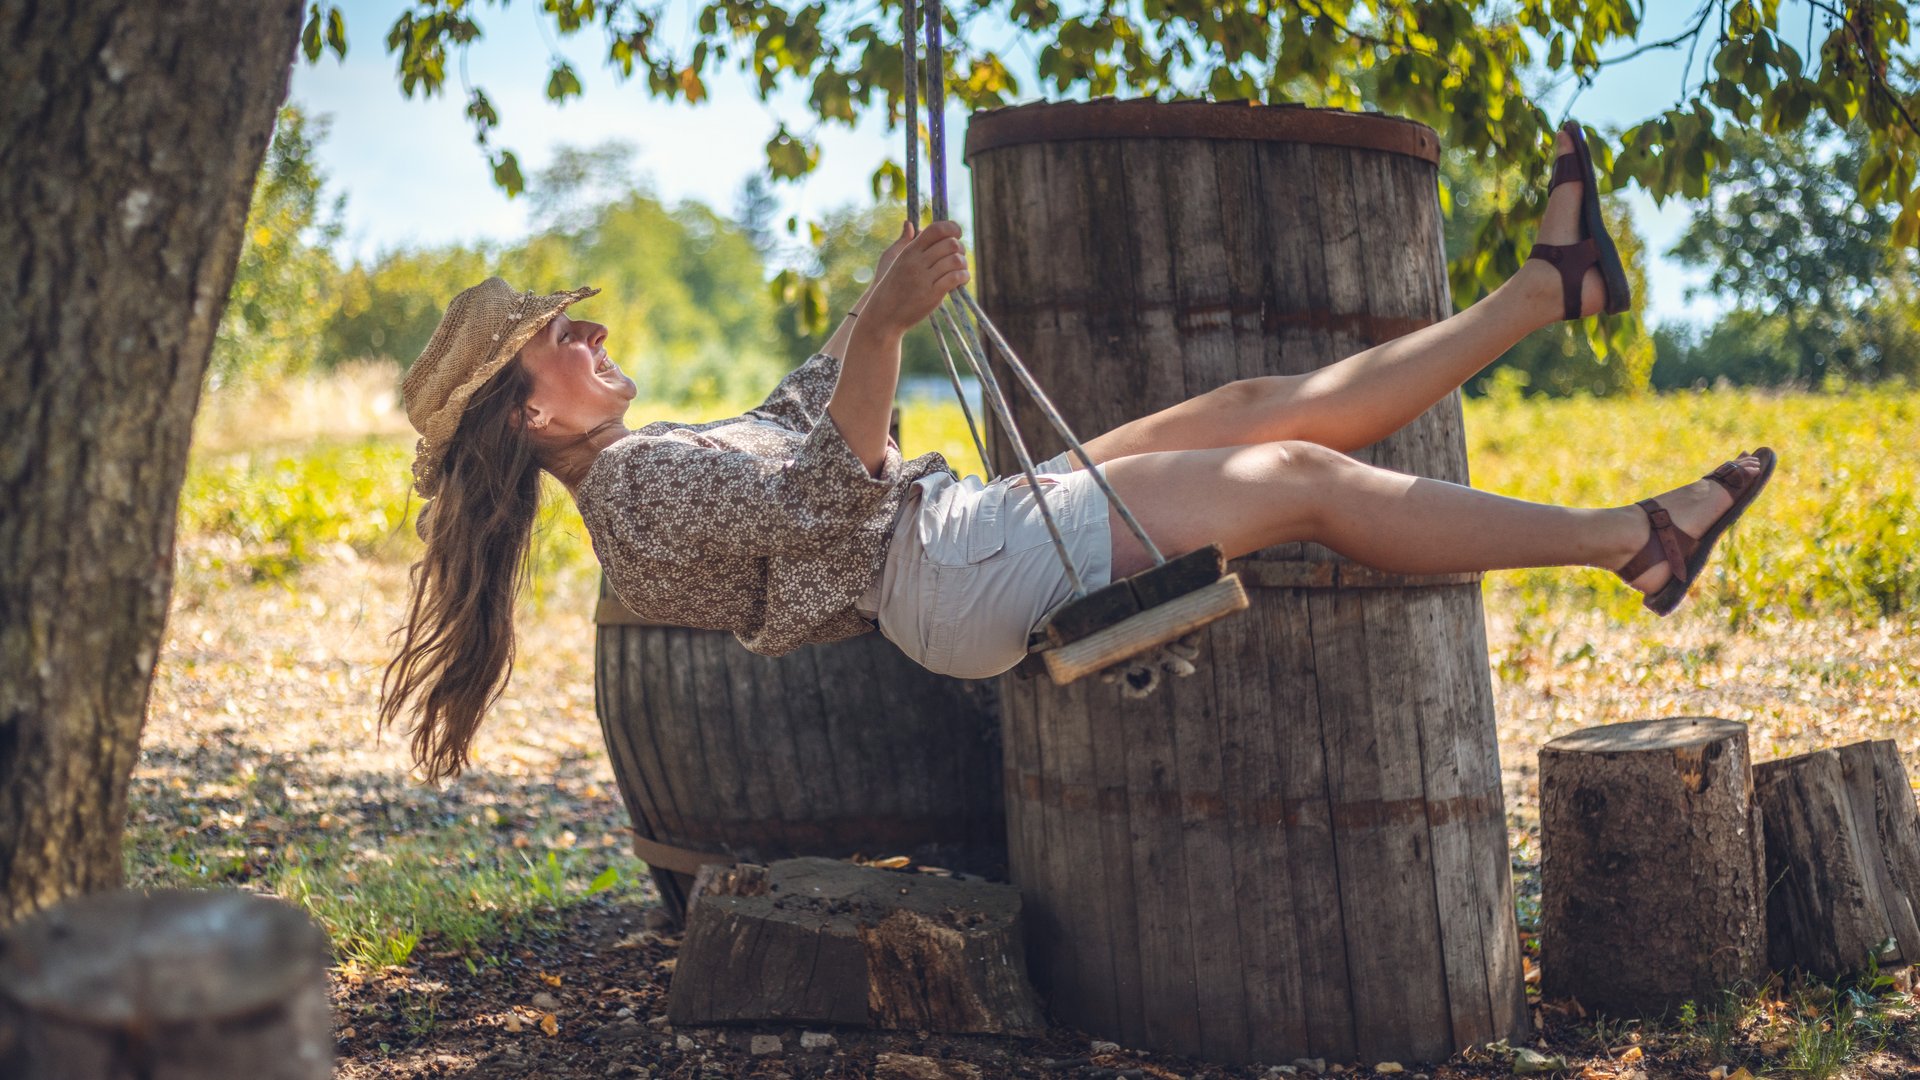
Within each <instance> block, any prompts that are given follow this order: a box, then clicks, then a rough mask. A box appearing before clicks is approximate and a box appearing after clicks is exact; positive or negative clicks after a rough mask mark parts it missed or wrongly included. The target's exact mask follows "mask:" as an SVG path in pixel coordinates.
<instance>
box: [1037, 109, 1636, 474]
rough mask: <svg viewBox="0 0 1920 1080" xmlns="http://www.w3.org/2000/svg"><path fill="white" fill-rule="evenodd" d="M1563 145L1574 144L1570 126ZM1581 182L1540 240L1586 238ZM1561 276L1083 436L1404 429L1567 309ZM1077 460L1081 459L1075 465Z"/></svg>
mask: <svg viewBox="0 0 1920 1080" xmlns="http://www.w3.org/2000/svg"><path fill="white" fill-rule="evenodd" d="M1558 138H1559V143H1558V145H1559V149H1560V150H1561V151H1562V152H1563V153H1567V152H1571V151H1572V149H1573V145H1572V142H1571V140H1569V139H1568V138H1567V136H1566V134H1565V133H1562V134H1560V135H1559V137H1558ZM1581 187H1582V185H1580V184H1577V183H1576V184H1563V185H1561V186H1560V187H1558V188H1555V189H1554V191H1553V194H1552V195H1551V196H1550V197H1549V198H1548V200H1547V210H1546V214H1545V215H1544V217H1543V218H1542V220H1541V224H1540V239H1541V240H1542V241H1544V242H1546V243H1550V244H1560V243H1570V242H1572V241H1575V240H1578V239H1579V238H1580V224H1579V212H1580V195H1581ZM1583 286H1584V293H1583V296H1582V301H1583V309H1584V310H1586V311H1588V312H1595V311H1599V310H1600V308H1601V307H1602V306H1603V304H1604V303H1605V300H1606V288H1605V286H1604V285H1603V284H1602V283H1601V277H1600V272H1599V270H1597V269H1596V270H1589V271H1588V272H1587V275H1586V278H1585V279H1584V281H1583ZM1562 314H1563V312H1562V310H1561V295H1560V275H1559V272H1558V271H1557V270H1555V269H1554V268H1552V267H1550V266H1548V265H1547V264H1546V263H1543V262H1527V263H1525V264H1523V265H1522V266H1521V268H1520V272H1519V273H1517V274H1515V275H1514V276H1513V277H1512V278H1511V279H1509V280H1508V281H1507V282H1506V283H1505V284H1504V285H1502V286H1500V287H1499V288H1498V289H1495V290H1494V291H1493V292H1492V293H1490V294H1489V295H1488V296H1486V297H1485V298H1484V299H1482V300H1481V301H1480V302H1479V303H1477V304H1475V305H1473V306H1472V307H1470V308H1468V309H1466V310H1465V311H1462V312H1459V313H1458V314H1455V315H1454V316H1453V317H1452V318H1449V319H1446V320H1443V321H1441V322H1438V323H1435V324H1433V325H1432V326H1427V327H1423V328H1421V329H1419V330H1416V331H1414V332H1413V333H1411V334H1407V335H1405V336H1402V337H1398V338H1395V339H1394V340H1392V341H1388V342H1383V343H1382V344H1380V345H1376V346H1374V347H1373V348H1371V349H1368V350H1366V351H1365V352H1361V353H1356V354H1354V355H1353V356H1349V357H1347V358H1346V359H1344V360H1341V361H1339V362H1337V363H1334V364H1330V365H1328V366H1327V367H1324V368H1321V369H1320V370H1318V371H1314V372H1310V373H1308V374H1305V375H1276V376H1268V377H1265V378H1257V379H1242V380H1240V381H1238V382H1233V383H1228V384H1227V385H1225V386H1222V387H1220V388H1219V389H1217V390H1214V391H1211V392H1209V393H1206V394H1201V395H1199V396H1198V397H1194V398H1191V399H1189V400H1187V401H1183V402H1181V403H1180V404H1178V405H1175V406H1172V407H1171V408H1167V409H1163V410H1161V411H1160V412H1157V413H1154V414H1153V415H1151V416H1146V417H1142V418H1140V419H1139V420H1135V421H1132V422H1130V423H1127V424H1123V425H1121V426H1120V427H1117V428H1115V429H1114V430H1112V431H1110V432H1107V433H1106V434H1104V435H1101V436H1099V437H1097V438H1095V439H1091V440H1088V442H1087V443H1086V447H1087V452H1088V453H1089V454H1090V455H1092V457H1093V460H1095V461H1111V460H1113V459H1115V458H1120V457H1126V456H1129V455H1133V454H1147V453H1154V452H1157V451H1165V450H1199V449H1206V448H1210V447H1223V446H1245V445H1251V444H1254V443H1262V442H1277V441H1281V440H1285V439H1304V440H1307V441H1309V442H1317V443H1320V444H1321V445H1323V446H1329V447H1332V448H1333V449H1336V450H1354V449H1358V448H1359V447H1362V446H1366V445H1368V444H1370V443H1375V442H1378V441H1379V440H1381V439H1383V438H1386V437H1387V436H1388V435H1391V434H1392V433H1394V432H1395V431H1398V430H1400V428H1401V427H1403V426H1405V425H1406V424H1407V423H1408V422H1409V421H1411V420H1412V419H1413V418H1414V417H1416V416H1419V415H1420V414H1421V413H1422V412H1425V411H1426V410H1427V409H1428V408H1430V407H1431V406H1432V405H1433V404H1434V402H1436V401H1439V400H1440V399H1441V398H1443V397H1445V396H1446V395H1447V394H1448V393H1450V392H1452V391H1453V389H1454V388H1455V387H1458V386H1459V385H1460V384H1461V383H1464V382H1465V381H1466V380H1467V379H1468V378H1470V377H1472V376H1473V374H1474V373H1475V372H1478V371H1479V370H1480V369H1482V368H1484V367H1486V366H1487V365H1488V364H1490V363H1492V362H1493V361H1494V360H1496V359H1498V358H1499V356H1500V354H1502V353H1504V352H1506V351H1507V350H1508V349H1510V348H1512V347H1513V346H1514V345H1515V344H1516V343H1518V342H1519V341H1520V339H1521V338H1524V337H1526V336H1527V335H1528V334H1530V333H1532V332H1534V331H1535V330H1538V329H1540V328H1541V327H1543V326H1546V325H1548V324H1550V323H1552V322H1554V321H1555V320H1557V319H1559V318H1560V317H1561V316H1562ZM1075 464H1076V465H1078V464H1080V463H1079V462H1078V461H1076V462H1075Z"/></svg>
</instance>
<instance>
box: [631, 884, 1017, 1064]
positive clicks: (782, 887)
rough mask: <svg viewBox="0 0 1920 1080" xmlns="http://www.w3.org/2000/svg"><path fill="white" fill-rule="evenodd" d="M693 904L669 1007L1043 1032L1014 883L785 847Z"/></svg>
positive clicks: (717, 1015) (693, 1018) (926, 1027)
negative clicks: (797, 855) (801, 855)
mask: <svg viewBox="0 0 1920 1080" xmlns="http://www.w3.org/2000/svg"><path fill="white" fill-rule="evenodd" d="M696 900H697V902H696V903H694V904H693V905H692V907H691V908H690V909H689V911H688V914H687V934H686V938H685V940H684V941H683V942H682V944H681V946H680V958H679V961H678V963H677V964H676V965H675V967H674V973H673V985H672V988H671V992H670V994H669V996H668V1002H667V1016H668V1017H669V1018H670V1019H671V1020H672V1022H673V1023H675V1024H711V1023H729V1022H739V1021H760V1020H780V1021H792V1022H809V1023H832V1024H847V1025H851V1026H855V1027H874V1028H886V1029H893V1030H902V1031H947V1032H977V1033H993V1034H1015V1035H1020V1034H1037V1033H1039V1032H1040V1031H1042V1030H1043V1029H1044V1026H1045V1025H1044V1023H1043V1021H1042V1019H1041V1015H1040V1002H1039V998H1038V997H1037V996H1035V994H1034V992H1033V988H1032V986H1031V985H1029V983H1028V982H1027V969H1026V953H1025V943H1024V938H1023V936H1022V931H1021V924H1020V892H1019V890H1018V889H1016V888H1014V887H1013V886H1011V885H996V884H991V883H988V882H984V881H979V880H973V879H961V878H955V877H947V876H942V875H935V874H913V873H903V872H898V871H891V870H882V869H878V868H875V867H867V866H856V865H853V864H851V863H844V862H838V861H836V860H833V859H820V858H805V859H783V860H781V861H779V862H776V863H773V864H771V865H769V866H765V867H761V866H753V865H745V866H741V867H737V868H735V869H733V870H728V871H721V872H717V873H715V874H714V875H713V876H712V878H711V880H710V881H708V882H706V883H705V888H704V889H703V890H702V891H701V893H700V894H699V895H698V897H697V898H696Z"/></svg>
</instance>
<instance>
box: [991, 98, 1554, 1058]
mask: <svg viewBox="0 0 1920 1080" xmlns="http://www.w3.org/2000/svg"><path fill="white" fill-rule="evenodd" d="M1207 107H1210V106H1190V105H1181V106H1179V108H1182V109H1188V108H1207ZM1222 107H1227V106H1222ZM971 164H972V166H973V169H974V192H975V206H974V220H975V253H976V259H977V262H978V266H979V270H980V274H979V294H980V298H981V303H982V305H983V306H984V307H985V308H986V309H987V311H988V312H989V313H990V314H991V315H992V317H993V318H994V320H995V322H996V323H997V324H998V325H999V326H1000V327H1001V329H1002V330H1003V332H1004V333H1005V334H1006V336H1007V338H1008V340H1009V341H1010V343H1011V344H1012V345H1013V347H1014V348H1016V349H1018V350H1020V352H1021V357H1022V359H1023V360H1025V361H1026V362H1027V364H1028V365H1029V366H1030V367H1031V368H1032V369H1033V371H1034V373H1035V375H1036V377H1037V378H1038V379H1039V380H1040V382H1041V384H1042V385H1043V386H1045V387H1046V388H1047V389H1048V392H1049V394H1050V395H1051V396H1052V397H1053V399H1054V401H1055V403H1056V404H1057V405H1058V406H1059V407H1060V409H1061V410H1062V411H1063V412H1064V413H1065V414H1066V417H1067V419H1068V421H1069V423H1070V424H1072V425H1073V427H1074V429H1075V430H1076V432H1077V433H1079V434H1080V435H1082V436H1083V437H1092V436H1094V435H1097V434H1099V433H1100V432H1103V431H1106V430H1110V429H1111V428H1113V427H1115V426H1118V425H1119V424H1122V423H1125V422H1126V421H1128V420H1131V419H1134V418H1135V417H1138V416H1142V415H1145V414H1147V413H1149V412H1152V411H1154V410H1156V409H1160V408H1164V407H1167V406H1170V405H1173V404H1175V403H1177V402H1179V401H1182V400H1185V399H1186V398H1188V397H1191V396H1193V395H1195V394H1199V393H1203V392H1205V391H1207V390H1210V389H1213V388H1214V387H1217V386H1220V385H1222V384H1224V383H1226V382H1230V381H1232V380H1234V379H1241V378H1249V377H1255V376H1263V375H1282V374H1298V373H1304V372H1307V371H1312V370H1315V369H1317V368H1320V367H1323V366H1325V365H1327V364H1329V363H1332V362H1334V361H1336V360H1338V359H1340V358H1342V357H1344V356H1346V355H1349V354H1350V353H1352V352H1355V351H1358V350H1360V349H1363V348H1366V347H1368V346H1371V345H1374V344H1377V343H1378V342H1379V341H1382V340H1386V339H1387V338H1388V337H1392V336H1396V335H1397V334H1399V333H1404V332H1406V331H1408V330H1411V329H1414V328H1417V327H1419V326H1422V325H1425V324H1427V323H1430V322H1432V321H1435V320H1437V319H1440V318H1443V317H1444V316H1445V315H1446V314H1447V313H1448V312H1449V311H1450V310H1451V304H1450V301H1449V298H1448V292H1447V281H1446V266H1445V261H1444V258H1443V256H1442V251H1441V244H1440V216H1439V208H1438V201H1437V198H1436V193H1435V188H1436V176H1435V172H1434V169H1433V167H1432V166H1431V165H1430V164H1428V163H1425V162H1422V161H1418V160H1415V159H1413V158H1409V157H1405V156H1402V155H1395V154H1387V153H1382V152H1379V151H1370V150H1359V149H1352V148H1345V147H1330V146H1313V145H1298V144H1289V143H1286V142H1280V141H1258V142H1255V141H1238V140H1204V139H1192V138H1184V139H1183V138H1159V137H1156V138H1151V139H1129V138H1119V137H1115V138H1078V137H1076V138H1074V139H1072V140H1070V141H1061V142H1048V141H1028V142H1024V143H1021V144H1019V145H1007V146H1004V147H999V148H993V149H983V150H981V151H980V152H977V153H975V154H974V155H973V156H972V158H971ZM995 362H996V364H997V365H1000V367H1001V371H1002V377H1003V381H1004V380H1006V379H1007V376H1006V375H1005V370H1004V365H1003V364H1001V361H999V360H998V359H996V361H995ZM1013 398H1014V413H1015V418H1016V420H1017V422H1018V423H1019V424H1020V425H1021V428H1022V430H1023V431H1024V432H1025V433H1026V434H1027V436H1028V437H1029V439H1030V440H1032V445H1031V448H1032V450H1033V452H1034V454H1035V455H1036V456H1045V455H1047V454H1052V453H1057V452H1058V451H1059V450H1061V449H1063V448H1064V447H1063V446H1062V445H1060V444H1059V443H1058V441H1057V439H1056V438H1055V437H1054V436H1053V435H1051V433H1050V431H1049V428H1048V427H1047V425H1046V424H1045V422H1044V420H1043V419H1042V417H1041V416H1040V415H1039V412H1038V410H1037V409H1035V408H1034V407H1033V406H1032V404H1031V403H1030V402H1029V401H1027V400H1026V398H1025V397H1024V395H1021V394H1017V393H1016V394H1014V395H1013ZM991 449H992V450H993V452H994V454H995V455H996V459H997V460H1001V461H1007V460H1011V459H1010V457H1009V454H1010V446H1009V442H1008V439H1007V435H1006V433H1005V432H1002V431H998V430H995V431H994V432H993V433H992V444H991ZM1356 456H1358V457H1361V458H1363V459H1365V460H1370V461H1373V462H1375V463H1376V464H1380V465H1384V466H1386V467H1389V468H1396V469H1401V470H1404V471H1408V472H1414V473H1419V474H1422V475H1426V476H1434V477H1438V478H1442V479H1447V480H1453V481H1464V480H1465V479H1466V475H1467V470H1466V449H1465V438H1464V431H1463V429H1462V426H1461V420H1460V408H1459V400H1458V395H1457V394H1456V395H1451V396H1449V398H1448V399H1447V400H1445V401H1443V402H1441V403H1440V404H1439V405H1437V406H1436V407H1435V408H1433V409H1431V410H1429V411H1428V412H1427V413H1426V414H1424V415H1423V416H1421V417H1419V418H1418V419H1416V420H1414V421H1413V422H1412V423H1411V424H1409V425H1408V426H1407V427H1406V428H1404V429H1403V430H1402V431H1400V432H1398V433H1396V434H1395V435H1394V436H1392V437H1391V438H1389V439H1386V440H1384V441H1382V442H1381V443H1379V444H1376V445H1375V446H1372V447H1367V448H1364V449H1363V450H1361V451H1360V452H1359V453H1358V454H1357V455H1356ZM1241 566H1246V567H1249V571H1248V577H1249V582H1248V583H1249V584H1250V585H1251V584H1255V583H1259V584H1266V585H1269V586H1271V587H1264V588H1257V589H1251V590H1250V600H1251V607H1250V608H1249V609H1248V610H1247V611H1246V612H1244V613H1241V614H1239V615H1235V616H1231V617H1229V618H1227V619H1223V620H1221V621H1219V622H1215V623H1212V624H1211V625H1209V626H1207V627H1205V628H1204V629H1203V630H1202V631H1201V636H1202V640H1203V642H1204V644H1203V655H1202V665H1201V671H1200V673H1199V674H1196V675H1195V676H1194V677H1192V678H1190V679H1185V680H1179V679H1174V680H1169V681H1168V682H1167V683H1166V684H1164V686H1163V688H1162V689H1161V690H1160V691H1159V692H1158V693H1156V694H1155V695H1154V696H1153V697H1151V698H1149V699H1147V700H1144V701H1131V700H1127V699H1125V698H1123V697H1121V695H1120V693H1119V691H1118V689H1117V688H1115V687H1110V686H1104V685H1101V684H1098V683H1095V682H1093V681H1092V680H1082V681H1081V682H1079V683H1075V684H1073V685H1071V686H1066V687H1056V686H1052V685H1049V684H1047V683H1045V682H1044V681H1043V680H1037V679H1029V680H1019V679H1004V680H1002V681H1003V684H1004V686H1005V688H1006V694H1007V698H1006V723H1005V738H1006V740H1007V799H1008V810H1007V821H1008V828H1009V833H1010V839H1009V853H1010V858H1011V859H1012V864H1013V870H1014V875H1015V880H1016V881H1017V882H1018V883H1019V884H1020V885H1021V887H1022V892H1023V895H1024V896H1025V898H1026V901H1027V905H1028V912H1029V914H1030V917H1031V918H1032V920H1033V925H1034V927H1035V933H1034V935H1033V938H1032V941H1033V949H1034V963H1033V971H1034V974H1035V978H1036V981H1037V982H1038V983H1039V984H1040V985H1042V987H1043V988H1044V989H1045V990H1046V992H1047V993H1048V994H1049V1001H1050V1004H1051V1006H1052V1008H1053V1009H1054V1012H1055V1014H1056V1015H1057V1016H1058V1018H1059V1019H1061V1020H1063V1021H1066V1022H1068V1023H1072V1024H1075V1025H1076V1026H1079V1027H1082V1028H1085V1029H1087V1030H1089V1031H1092V1032H1094V1033H1096V1034H1099V1035H1102V1036H1103V1037H1111V1038H1114V1039H1117V1040H1119V1041H1120V1042H1122V1043H1124V1044H1127V1045H1139V1046H1147V1047H1151V1048H1153V1049H1156V1050H1162V1051H1168V1052H1176V1053H1188V1054H1194V1055H1197V1056H1201V1057H1205V1058H1208V1059H1211V1060H1216V1061H1231V1062H1244V1061H1269V1062H1271V1061H1287V1060H1290V1059H1292V1058H1293V1057H1297V1056H1324V1057H1327V1058H1330V1059H1335V1060H1352V1059H1354V1058H1356V1057H1359V1058H1366V1059H1389V1058H1391V1059H1400V1060H1437V1059H1440V1058H1445V1057H1447V1056H1448V1055H1450V1054H1452V1053H1453V1052H1454V1051H1456V1050H1457V1049H1459V1048H1461V1047H1462V1046H1465V1045H1468V1044H1470V1043H1473V1042H1483V1041H1486V1040H1489V1039H1497V1038H1501V1037H1510V1038H1519V1037H1523V1036H1524V1035H1525V1033H1526V1025H1527V1016H1526V1012H1525V1006H1524V997H1523V994H1522V988H1521V982H1520V956H1519V942H1518V936H1517V932H1516V927H1515V924H1514V915H1513V900H1512V885H1511V874H1510V869H1509V864H1508V861H1507V851H1506V831H1505V815H1504V811H1503V808H1502V805H1501V797H1500V781H1499V777H1500V768H1499V757H1498V749H1497V743H1496V740H1495V733H1494V725H1493V708H1492V686H1491V679H1490V676H1489V673H1488V670H1487V665H1486V648H1485V632H1484V626H1483V618H1482V613H1481V608H1480V599H1479V591H1478V588H1477V586H1476V584H1475V582H1473V581H1471V580H1464V579H1451V580H1421V581H1410V580H1391V579H1384V578H1381V577H1380V576H1379V575H1371V574H1369V573H1367V572H1366V571H1365V570H1364V568H1359V567H1355V566H1353V565H1352V564H1347V563H1345V562H1343V561H1341V560H1340V559H1339V558H1338V557H1337V556H1335V555H1334V554H1333V553H1332V552H1329V551H1326V550H1325V549H1322V548H1318V547H1315V546H1313V545H1306V544H1292V545H1282V546H1278V547H1275V548H1272V549H1269V550H1267V551H1263V552H1259V553H1257V554H1256V555H1254V556H1250V557H1248V558H1246V559H1242V560H1235V561H1234V563H1232V564H1230V565H1229V569H1230V570H1237V569H1238V568H1240V567H1241ZM1348 583H1351V584H1353V585H1356V586H1361V587H1357V588H1345V587H1342V586H1343V585H1345V584H1348ZM1363 594H1364V595H1363ZM1082 739H1084V740H1086V741H1085V742H1084V743H1082V742H1081V741H1080V740H1082ZM1089 883H1094V885H1095V887H1096V888H1097V889H1098V890H1099V892H1100V895H1101V896H1102V897H1103V898H1104V901H1105V902H1104V903H1103V904H1101V905H1096V906H1089V904H1088V901H1087V899H1086V898H1085V897H1084V896H1081V895H1078V891H1079V890H1084V889H1087V888H1088V887H1089ZM1384 927H1391V928H1392V929H1391V931H1383V928H1384Z"/></svg>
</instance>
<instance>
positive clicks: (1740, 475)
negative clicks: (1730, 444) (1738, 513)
mask: <svg viewBox="0 0 1920 1080" xmlns="http://www.w3.org/2000/svg"><path fill="white" fill-rule="evenodd" d="M1758 475H1759V474H1758V473H1750V472H1748V471H1747V470H1745V469H1743V468H1741V467H1740V463H1739V462H1738V461H1724V462H1721V463H1720V467H1719V468H1717V469H1715V470H1713V471H1712V472H1710V473H1708V474H1707V477H1706V478H1707V479H1709V480H1712V481H1713V482H1715V483H1717V484H1719V485H1720V486H1721V487H1723V488H1726V489H1727V491H1728V492H1729V493H1731V494H1732V495H1733V497H1734V498H1735V499H1738V498H1739V497H1740V496H1742V495H1744V494H1746V491H1747V489H1748V488H1749V487H1752V486H1753V481H1754V478H1755V477H1757V476H1758Z"/></svg>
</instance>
